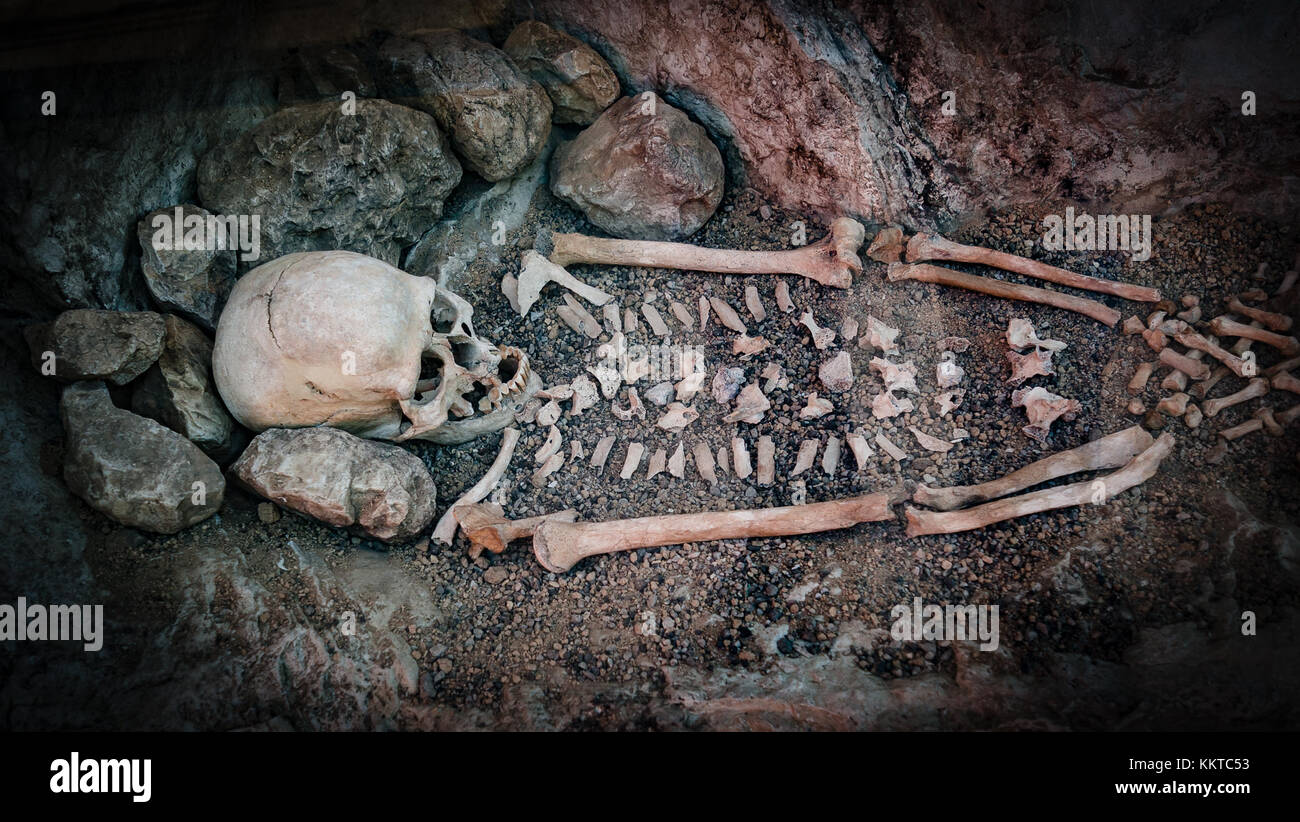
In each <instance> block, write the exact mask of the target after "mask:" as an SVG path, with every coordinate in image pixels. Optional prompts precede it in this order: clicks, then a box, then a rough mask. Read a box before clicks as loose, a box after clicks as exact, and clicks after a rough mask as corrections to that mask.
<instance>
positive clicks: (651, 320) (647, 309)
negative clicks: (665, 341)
mask: <svg viewBox="0 0 1300 822" xmlns="http://www.w3.org/2000/svg"><path fill="white" fill-rule="evenodd" d="M641 315H642V316H643V317H645V321H646V323H647V324H648V325H649V326H650V331H651V332H652V333H653V334H654V335H655V336H656V337H667V336H668V334H669V333H670V332H669V330H668V324H667V323H665V322H664V318H663V317H661V316H659V309H657V308H655V307H654V306H653V305H651V304H650V303H641Z"/></svg>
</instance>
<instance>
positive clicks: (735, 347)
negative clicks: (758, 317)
mask: <svg viewBox="0 0 1300 822" xmlns="http://www.w3.org/2000/svg"><path fill="white" fill-rule="evenodd" d="M767 347H768V342H767V340H766V339H765V338H763V337H750V336H748V335H746V334H741V335H740V336H739V337H737V338H736V341H735V342H733V343H732V344H731V353H732V354H736V355H739V356H740V357H741V359H748V358H749V357H752V356H754V355H755V354H758V353H759V352H762V351H766V350H767Z"/></svg>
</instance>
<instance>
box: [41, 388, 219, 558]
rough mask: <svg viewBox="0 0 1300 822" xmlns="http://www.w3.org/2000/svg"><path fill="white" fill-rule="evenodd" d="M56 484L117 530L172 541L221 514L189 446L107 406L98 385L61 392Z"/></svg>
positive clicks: (204, 462)
mask: <svg viewBox="0 0 1300 822" xmlns="http://www.w3.org/2000/svg"><path fill="white" fill-rule="evenodd" d="M60 410H61V412H62V415H63V430H64V437H65V444H64V458H63V478H64V480H65V481H66V482H67V483H68V487H69V488H70V489H72V492H73V493H74V494H76V495H77V496H79V497H81V498H82V499H83V500H85V501H86V503H87V504H88V505H90V507H91V508H94V509H95V510H96V511H99V512H100V513H101V514H103V515H104V516H106V517H108V518H110V519H113V520H116V521H117V522H120V523H122V524H123V525H129V526H131V527H133V528H140V529H142V530H145V531H153V532H155V533H159V534H174V533H176V532H177V531H179V530H181V529H182V528H185V527H187V526H190V525H193V524H194V523H196V522H201V521H202V520H205V519H207V518H208V517H210V516H212V515H213V514H215V513H216V512H217V511H218V509H220V508H221V501H222V499H223V498H224V497H225V493H226V480H225V478H224V477H222V475H221V469H220V468H218V467H217V464H216V463H215V462H213V461H212V460H210V459H208V457H207V456H206V455H204V453H203V452H202V451H200V450H199V449H198V447H197V446H196V445H194V444H193V443H192V442H190V441H189V440H187V439H185V438H184V437H182V436H181V435H180V434H177V433H176V432H174V431H172V430H170V429H168V428H164V427H163V426H161V425H159V424H158V423H156V422H154V421H153V420H150V419H145V418H144V417H141V416H139V415H136V414H132V413H131V412H130V411H124V410H123V409H121V408H118V407H117V406H115V405H113V400H112V399H111V398H110V397H109V395H108V389H107V388H106V387H105V386H104V384H103V383H98V382H81V383H75V384H73V385H70V386H68V387H67V388H65V389H64V390H63V399H62V402H61V403H60Z"/></svg>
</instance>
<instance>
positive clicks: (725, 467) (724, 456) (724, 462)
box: [718, 445, 731, 477]
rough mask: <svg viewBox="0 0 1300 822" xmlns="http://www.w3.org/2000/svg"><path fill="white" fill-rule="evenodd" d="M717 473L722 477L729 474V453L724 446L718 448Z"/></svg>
mask: <svg viewBox="0 0 1300 822" xmlns="http://www.w3.org/2000/svg"><path fill="white" fill-rule="evenodd" d="M718 471H719V472H721V473H722V475H723V476H724V477H725V476H726V475H727V474H730V473H731V452H730V451H728V450H727V446H725V445H719V446H718Z"/></svg>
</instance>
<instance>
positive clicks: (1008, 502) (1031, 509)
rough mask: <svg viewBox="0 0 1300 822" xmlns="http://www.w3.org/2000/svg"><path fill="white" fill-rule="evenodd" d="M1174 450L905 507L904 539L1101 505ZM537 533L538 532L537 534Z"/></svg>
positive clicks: (1164, 439) (1161, 445)
mask: <svg viewBox="0 0 1300 822" xmlns="http://www.w3.org/2000/svg"><path fill="white" fill-rule="evenodd" d="M1173 447H1174V438H1173V436H1171V435H1170V434H1167V433H1166V434H1161V435H1160V438H1159V439H1158V440H1156V441H1155V443H1154V444H1152V445H1151V447H1150V448H1147V449H1146V450H1145V451H1143V452H1142V453H1141V454H1138V455H1137V456H1136V457H1133V459H1131V460H1129V462H1128V463H1126V464H1125V465H1124V467H1123V468H1120V469H1119V470H1118V471H1115V472H1113V473H1110V474H1107V475H1106V476H1104V477H1102V478H1100V479H1096V480H1092V481H1085V482H1075V483H1071V484H1069V485H1061V486H1058V487H1056V488H1046V489H1044V490H1041V491H1031V492H1029V493H1028V494H1022V495H1020V496H1017V497H1010V498H1007V499H1000V500H997V501H995V502H986V503H984V504H983V505H977V506H975V507H974V508H967V509H964V510H961V511H946V512H937V511H923V510H921V509H919V508H913V507H911V506H907V507H906V509H905V513H906V515H907V535H908V536H909V537H914V536H921V535H923V534H954V533H958V532H960V531H971V530H974V529H977V528H984V527H986V526H989V525H992V524H994V523H997V522H1005V521H1006V520H1009V519H1015V518H1017V517H1023V516H1027V515H1029V514H1037V513H1041V512H1043V511H1054V510H1056V509H1058V508H1070V507H1074V506H1076V505H1084V504H1087V503H1089V502H1094V501H1096V502H1097V503H1100V502H1104V501H1105V500H1108V499H1111V498H1113V497H1115V496H1116V495H1118V494H1121V493H1123V492H1124V491H1127V490H1128V489H1130V488H1132V487H1133V486H1135V485H1140V484H1141V483H1143V482H1145V481H1146V480H1148V479H1150V478H1151V477H1152V476H1154V475H1155V473H1156V471H1157V470H1159V468H1160V463H1161V461H1163V460H1164V458H1165V457H1166V456H1168V455H1169V452H1170V451H1171V450H1173ZM548 527H550V525H549V524H548V525H543V526H542V529H545V528H548ZM540 531H541V529H539V533H540Z"/></svg>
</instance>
